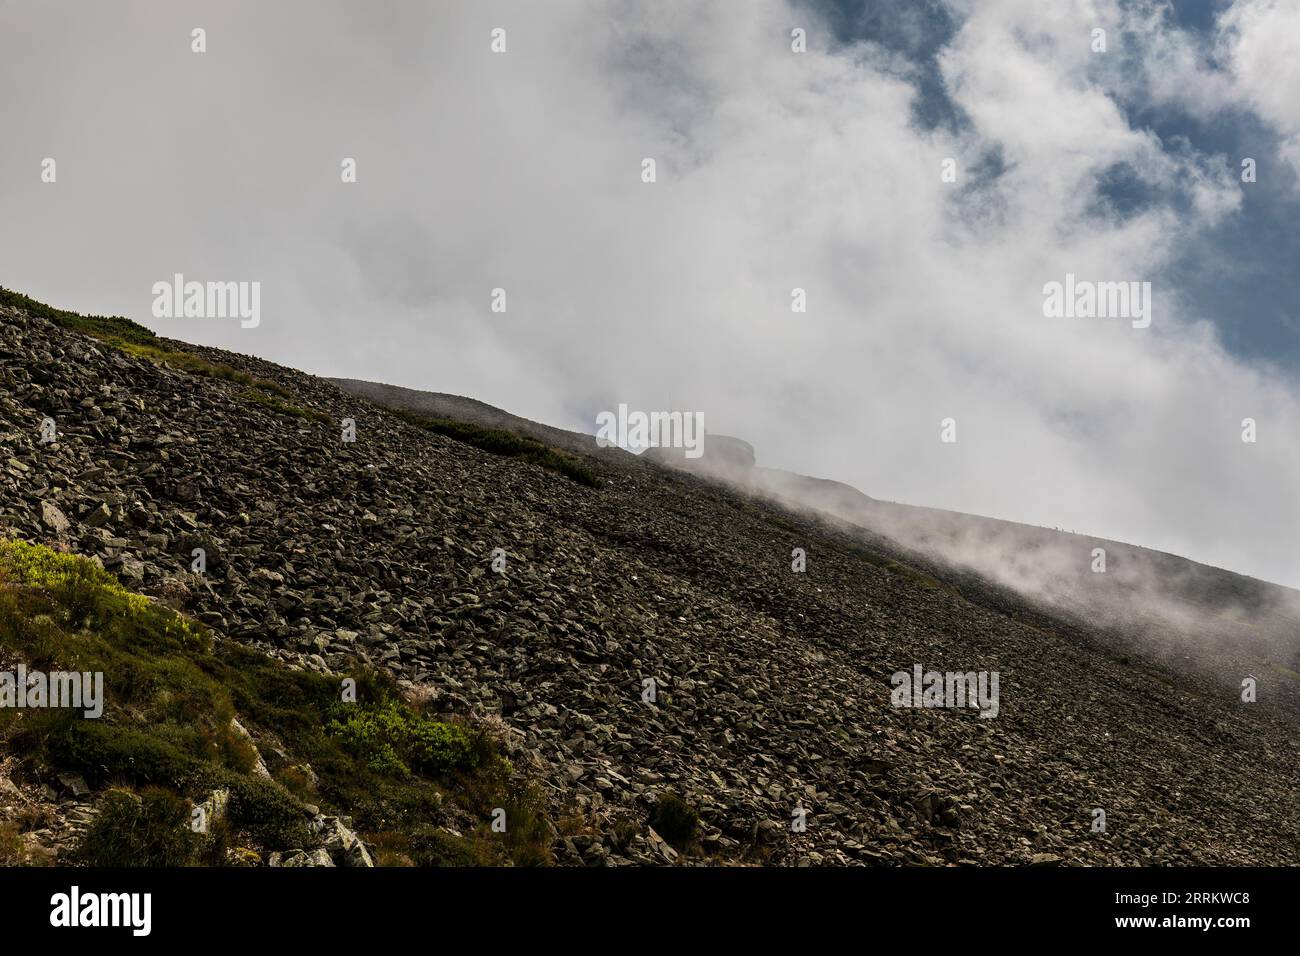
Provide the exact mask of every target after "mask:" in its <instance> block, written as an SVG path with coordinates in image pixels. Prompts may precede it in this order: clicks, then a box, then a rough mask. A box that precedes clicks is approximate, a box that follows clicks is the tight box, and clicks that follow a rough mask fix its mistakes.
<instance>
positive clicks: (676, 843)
mask: <svg viewBox="0 0 1300 956" xmlns="http://www.w3.org/2000/svg"><path fill="white" fill-rule="evenodd" d="M649 822H650V826H651V827H653V828H654V831H655V832H656V833H658V834H659V835H660V836H661V837H663V838H664V839H665V840H667V841H668V842H669V843H670V844H671V845H672V847H673V849H674V850H676V851H677V852H678V853H686V852H688V851H689V850H691V849H692V848H693V847H694V846H695V844H696V838H697V837H698V835H699V830H700V815H699V813H697V812H696V810H695V808H694V807H692V806H691V805H690V804H689V803H687V802H686V801H685V800H683V799H682V798H681V797H679V796H677V794H675V793H667V792H665V793H661V794H659V799H658V800H656V801H655V805H654V807H653V808H652V809H651V811H650V821H649Z"/></svg>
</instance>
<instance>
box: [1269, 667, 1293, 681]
mask: <svg viewBox="0 0 1300 956" xmlns="http://www.w3.org/2000/svg"><path fill="white" fill-rule="evenodd" d="M1268 666H1269V667H1271V668H1273V670H1275V671H1277V672H1278V673H1279V674H1281V675H1282V676H1283V677H1289V678H1291V679H1292V680H1300V673H1297V672H1295V671H1293V670H1292V669H1291V668H1289V667H1283V666H1282V665H1281V664H1269V665H1268Z"/></svg>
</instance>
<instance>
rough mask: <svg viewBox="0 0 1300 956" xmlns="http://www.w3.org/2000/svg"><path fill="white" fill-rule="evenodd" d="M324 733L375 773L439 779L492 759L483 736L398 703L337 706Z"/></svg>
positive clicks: (390, 701) (392, 701)
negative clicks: (417, 775)
mask: <svg viewBox="0 0 1300 956" xmlns="http://www.w3.org/2000/svg"><path fill="white" fill-rule="evenodd" d="M325 730H326V732H327V733H329V734H330V735H331V736H333V737H335V738H337V739H338V740H339V742H340V743H341V744H342V745H343V747H344V748H345V749H346V750H348V751H349V752H350V753H352V754H354V755H356V756H358V757H360V758H362V759H364V760H365V761H366V763H367V764H368V765H369V767H370V768H371V769H372V770H374V771H376V772H377V773H385V774H389V775H390V776H398V777H409V776H411V775H412V773H420V774H424V775H432V776H439V775H444V774H448V773H451V772H452V771H455V770H465V769H467V768H470V767H475V766H479V765H481V764H482V763H483V762H484V761H485V760H486V759H487V758H488V757H489V756H490V754H489V753H487V752H485V751H484V749H483V748H484V746H485V741H484V739H483V738H482V736H480V735H476V734H474V732H473V731H471V730H469V729H467V728H465V727H463V726H461V725H459V724H445V723H441V722H439V721H436V720H430V719H429V718H427V717H424V716H421V715H420V714H417V713H414V712H413V711H412V710H411V709H410V708H409V707H403V706H401V705H400V704H398V703H397V702H396V701H394V700H388V701H385V702H384V703H383V704H381V705H378V706H375V707H370V708H366V709H358V708H356V707H354V706H352V705H350V704H342V703H340V704H335V705H334V707H333V708H332V709H331V714H330V719H329V722H328V723H327V724H326V725H325Z"/></svg>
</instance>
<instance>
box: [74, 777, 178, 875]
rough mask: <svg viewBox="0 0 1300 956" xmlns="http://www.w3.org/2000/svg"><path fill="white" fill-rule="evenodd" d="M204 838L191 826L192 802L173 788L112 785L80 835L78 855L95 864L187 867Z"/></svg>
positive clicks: (88, 862) (83, 859)
mask: <svg viewBox="0 0 1300 956" xmlns="http://www.w3.org/2000/svg"><path fill="white" fill-rule="evenodd" d="M202 842H203V841H202V838H201V837H200V836H199V835H198V834H197V833H195V832H194V831H193V830H192V829H191V828H190V804H189V801H187V800H185V799H184V798H182V797H180V796H177V795H176V794H175V793H173V792H171V791H170V790H164V789H162V788H158V787H151V788H149V789H147V790H144V791H142V792H141V793H139V794H135V793H132V792H131V791H129V790H110V791H109V792H108V793H107V794H105V795H104V798H103V799H102V800H101V801H100V802H99V812H98V813H96V815H95V819H94V821H93V822H92V823H91V825H90V826H89V827H88V828H87V829H86V832H85V833H84V834H82V837H81V840H80V842H79V844H78V846H77V850H76V856H77V858H78V861H79V862H81V863H84V864H85V865H87V866H95V867H104V866H187V865H189V864H191V863H193V862H194V860H195V857H196V856H197V854H198V852H199V850H200V848H201V846H202Z"/></svg>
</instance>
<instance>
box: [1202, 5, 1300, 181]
mask: <svg viewBox="0 0 1300 956" xmlns="http://www.w3.org/2000/svg"><path fill="white" fill-rule="evenodd" d="M1218 28H1219V31H1220V37H1219V42H1220V46H1221V48H1222V55H1223V56H1224V58H1225V60H1226V61H1227V63H1228V65H1229V68H1230V70H1231V74H1232V77H1233V80H1234V84H1235V90H1236V92H1237V94H1238V96H1240V97H1241V98H1242V100H1243V101H1244V102H1245V103H1246V104H1248V105H1249V106H1250V108H1251V109H1253V110H1254V111H1255V112H1256V113H1257V114H1258V115H1259V116H1260V117H1261V118H1262V119H1264V120H1265V121H1267V122H1268V123H1269V124H1270V125H1272V126H1273V128H1274V129H1276V130H1277V132H1278V134H1279V135H1280V136H1281V137H1282V155H1283V157H1284V158H1285V159H1286V161H1287V162H1289V163H1290V164H1291V166H1292V167H1293V168H1294V169H1295V170H1296V171H1297V172H1298V173H1300V96H1297V95H1296V91H1297V90H1300V6H1297V5H1296V4H1294V3H1288V2H1278V0H1237V2H1236V3H1234V4H1233V5H1232V6H1231V7H1230V8H1229V9H1228V10H1226V11H1225V12H1224V14H1223V15H1222V16H1221V17H1220V18H1219V21H1218Z"/></svg>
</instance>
